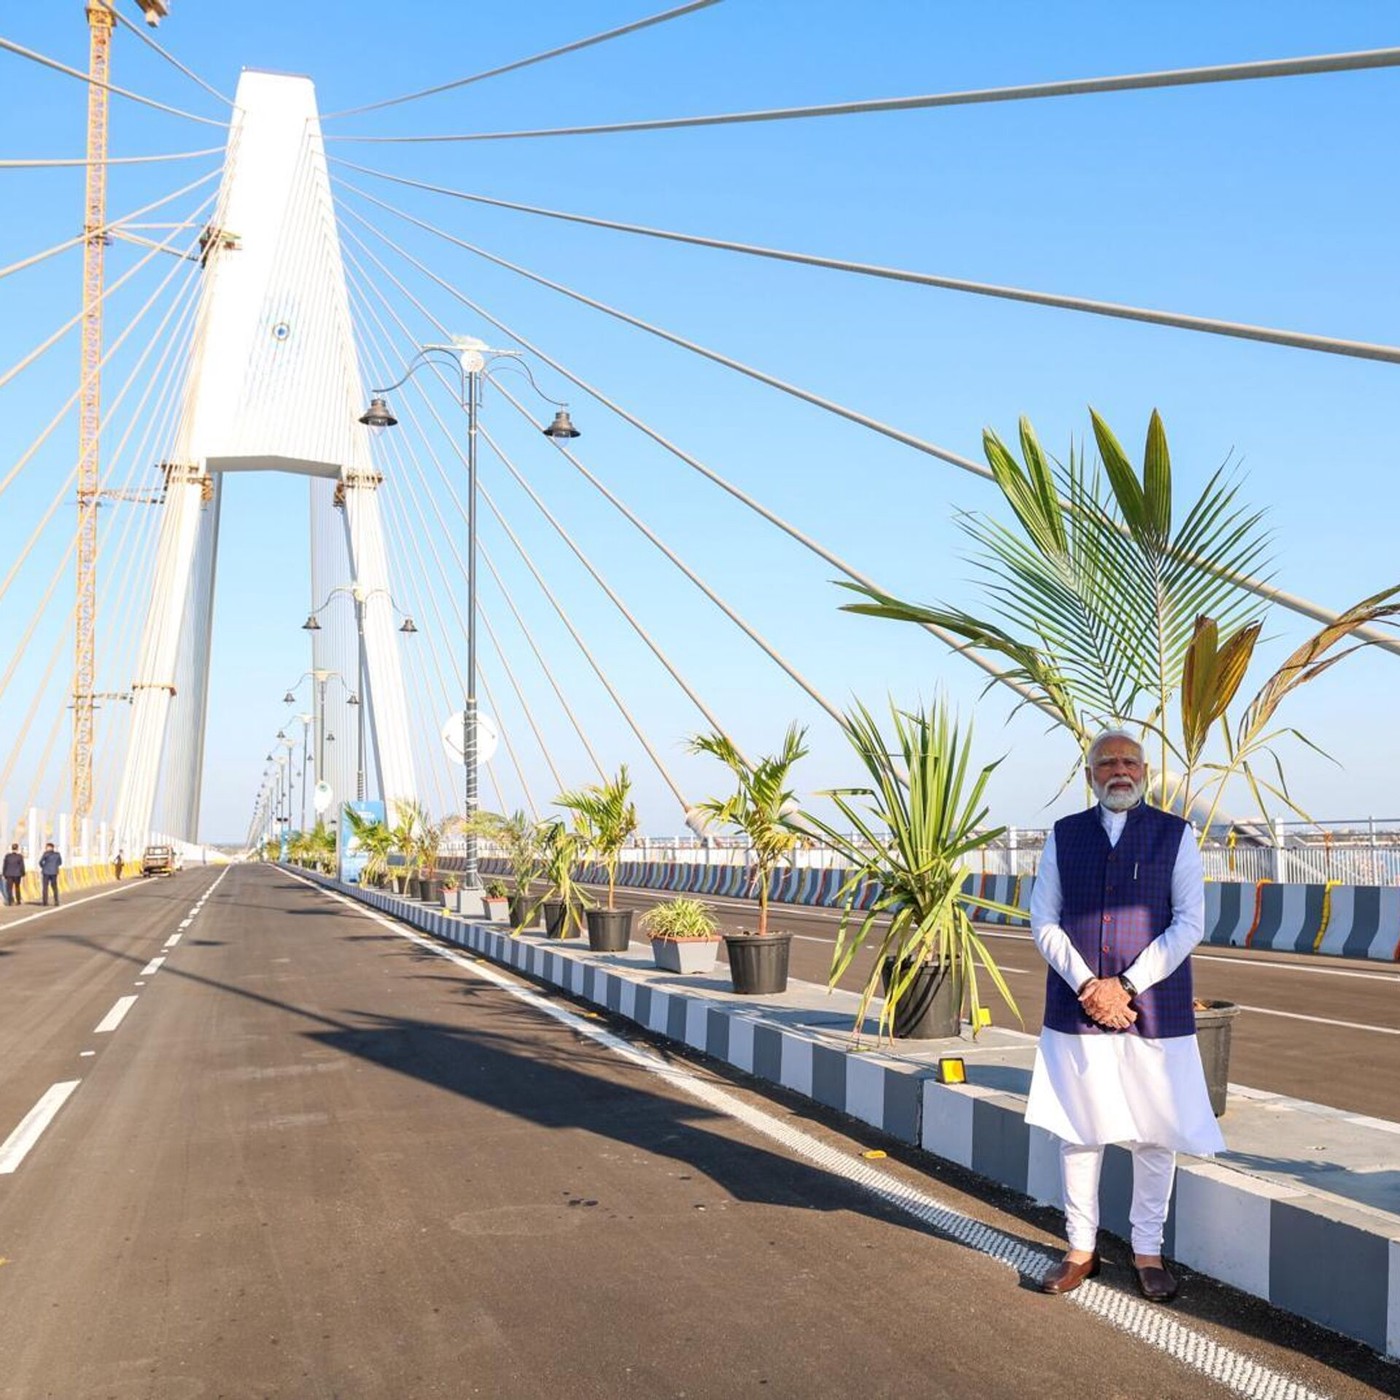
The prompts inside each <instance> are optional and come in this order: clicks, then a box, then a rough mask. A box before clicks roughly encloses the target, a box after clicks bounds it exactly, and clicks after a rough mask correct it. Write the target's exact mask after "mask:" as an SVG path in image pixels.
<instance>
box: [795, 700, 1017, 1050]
mask: <svg viewBox="0 0 1400 1400" xmlns="http://www.w3.org/2000/svg"><path fill="white" fill-rule="evenodd" d="M890 712H891V716H892V719H893V729H894V738H893V743H890V742H889V741H887V739H886V736H885V735H884V734H883V733H882V732H881V730H880V726H879V724H878V723H877V722H876V721H875V719H874V717H873V716H872V715H871V714H870V712H869V711H868V710H867V709H866V708H865V707H864V706H863V705H857V707H856V708H855V710H853V711H852V712H851V713H850V714H848V715H847V716H846V721H845V729H846V736H847V738H848V739H849V740H850V744H851V747H852V748H853V749H854V750H855V753H856V756H857V757H858V758H859V759H860V761H861V764H862V765H863V766H864V768H865V770H866V773H867V774H868V775H869V780H868V782H867V783H866V784H865V785H863V786H860V787H850V788H837V789H833V790H831V791H828V792H825V793H823V794H822V796H824V797H828V798H830V800H831V802H832V804H833V805H834V806H835V808H836V809H837V811H838V812H840V814H841V827H840V829H838V827H837V826H836V825H834V824H832V823H829V822H826V821H823V820H822V819H820V818H819V817H815V816H810V815H809V816H807V818H806V821H807V823H808V824H809V825H810V826H811V827H812V828H814V829H815V830H817V831H818V832H820V833H821V835H822V837H823V839H824V840H825V841H826V842H827V843H828V844H829V845H830V846H831V847H832V848H833V849H834V850H836V851H837V852H838V853H839V854H840V855H841V857H842V858H843V860H844V861H845V863H846V867H847V869H848V871H849V872H850V874H849V877H848V879H847V880H846V883H845V885H844V886H843V887H842V891H841V894H842V898H843V901H844V906H845V907H844V910H843V913H842V916H841V924H840V927H839V929H838V930H837V935H836V947H835V950H834V952H833V954H832V962H831V977H830V984H831V985H832V986H835V985H836V983H837V982H838V981H839V980H840V979H841V977H842V976H843V975H844V974H845V973H846V971H847V969H848V968H849V967H850V966H851V963H852V961H853V960H854V959H855V956H856V954H857V953H858V952H859V951H860V950H861V949H862V948H863V947H865V946H866V945H867V944H870V945H873V946H874V949H875V954H876V956H875V961H874V963H873V965H872V967H871V969H870V973H869V975H868V977H867V978H866V981H865V985H864V987H863V989H862V992H861V999H860V1006H859V1008H858V1010H857V1013H856V1030H857V1032H859V1030H860V1028H861V1027H862V1026H863V1025H864V1024H865V1017H866V1014H867V1012H868V1011H869V1008H870V1003H871V1001H872V1000H873V998H874V995H875V991H876V989H877V987H880V986H881V985H882V984H883V987H884V1003H883V1005H882V1007H881V1011H880V1017H879V1023H878V1024H879V1031H880V1034H881V1035H892V1036H897V1037H910V1038H930V1037H939V1036H955V1035H957V1034H958V1029H959V1026H960V1024H961V1022H962V1019H963V1011H964V1009H966V1010H967V1012H968V1016H967V1019H968V1020H970V1021H971V1023H972V1027H973V1033H974V1034H976V1032H977V1030H978V1029H979V1028H980V1025H981V1021H982V1017H981V1016H980V1015H979V1014H978V1013H979V1012H980V1011H981V1007H982V1001H981V997H980V994H979V989H978V980H977V979H978V968H979V967H980V968H981V969H982V970H983V971H984V972H985V973H986V974H987V976H988V978H989V979H990V980H991V982H992V985H993V986H994V987H995V988H996V989H997V991H998V992H999V993H1000V994H1001V996H1002V998H1003V1000H1004V1001H1005V1002H1006V1004H1007V1006H1009V1007H1010V1008H1011V1011H1012V1012H1013V1013H1014V1014H1015V1016H1016V1018H1017V1020H1019V1019H1020V1016H1021V1013H1020V1011H1019V1009H1018V1008H1017V1006H1016V1001H1015V998H1014V997H1013V996H1012V995H1011V989H1010V988H1009V987H1008V986H1007V984H1006V979H1005V978H1004V977H1003V976H1002V973H1001V970H1000V969H999V968H998V967H997V965H996V962H995V961H994V960H993V958H992V956H991V954H990V952H989V951H988V950H987V946H986V944H985V943H984V942H983V941H982V939H981V937H980V936H979V935H978V933H977V930H976V929H975V928H974V927H973V924H972V919H971V917H970V914H969V907H970V906H971V907H979V908H983V909H986V910H991V911H999V912H1002V913H1007V914H1015V913H1017V912H1018V911H1016V910H1014V909H1011V908H1010V907H1009V906H1007V905H1003V904H998V903H996V902H995V901H992V900H984V899H981V898H978V897H974V896H971V895H965V894H963V893H962V887H963V883H964V880H965V879H966V877H967V875H968V874H969V873H970V872H969V869H968V866H967V857H968V856H969V855H971V854H972V853H973V852H974V851H977V850H980V849H982V848H983V847H984V846H987V845H990V844H991V843H992V842H993V841H995V840H996V839H997V838H998V837H999V836H1001V834H1002V832H1003V831H1004V829H1005V828H1003V827H988V826H985V825H984V824H983V823H984V821H985V818H986V815H987V809H986V807H985V806H983V805H982V794H983V791H984V789H985V788H986V785H987V780H988V778H989V777H990V776H991V774H992V772H993V770H994V769H995V768H996V766H997V764H996V763H989V764H987V765H986V766H985V767H983V768H981V769H978V770H974V769H973V768H972V754H971V751H972V731H971V729H970V728H969V729H967V730H962V729H959V727H958V724H957V721H956V719H955V718H954V717H953V716H952V715H951V713H950V711H949V709H948V707H947V705H946V703H945V702H943V701H942V700H935V701H934V703H933V705H932V706H931V707H930V708H929V709H928V710H927V711H925V710H922V709H920V710H915V711H913V712H911V713H904V712H901V711H900V710H898V709H897V708H895V707H894V706H893V705H891V707H890ZM872 884H873V885H875V886H876V887H877V888H878V894H877V895H876V897H875V899H874V901H873V902H872V903H871V905H870V907H869V908H868V909H864V910H857V908H856V902H857V898H858V896H859V894H860V893H861V891H862V890H864V889H865V888H867V887H868V886H870V885H872Z"/></svg>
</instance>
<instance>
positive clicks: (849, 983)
mask: <svg viewBox="0 0 1400 1400" xmlns="http://www.w3.org/2000/svg"><path fill="white" fill-rule="evenodd" d="M594 893H596V894H600V895H601V894H603V893H604V892H603V891H602V890H596V889H595V890H594ZM667 897H668V896H667V895H665V894H663V893H659V892H658V893H655V894H653V893H648V892H643V891H639V890H619V891H618V896H617V902H618V905H619V907H622V908H632V909H645V908H647V907H649V906H650V905H652V904H655V903H656V902H658V901H659V900H661V899H664V898H667ZM705 902H706V903H707V904H709V905H710V907H711V908H712V909H713V910H714V912H715V914H716V916H717V918H718V919H719V921H720V925H721V927H722V928H724V929H726V930H728V931H733V930H735V929H738V928H739V927H741V926H742V927H745V928H752V927H753V926H754V923H755V905H754V903H753V901H752V900H735V899H712V898H707V899H706V900H705ZM769 908H770V914H769V927H770V928H772V929H775V930H776V929H784V930H786V931H788V932H790V933H792V934H793V935H794V938H793V945H792V954H791V971H792V975H793V976H794V977H799V978H801V979H803V980H804V981H808V982H816V983H818V984H825V982H826V980H827V976H828V973H829V971H830V968H831V954H832V949H833V946H834V943H835V938H836V930H837V926H838V924H839V922H840V913H839V911H836V910H825V909H809V908H801V907H798V906H794V905H770V906H769ZM982 932H983V934H984V936H985V937H986V940H987V946H988V948H989V949H990V951H991V953H992V956H993V957H994V958H995V959H996V961H997V964H998V965H999V966H1000V967H1001V969H1002V971H1003V972H1004V973H1005V974H1006V979H1007V982H1008V984H1009V985H1010V987H1011V991H1012V994H1013V995H1014V997H1015V998H1016V1002H1017V1006H1018V1007H1019V1009H1020V1012H1021V1016H1022V1017H1023V1021H1022V1022H1018V1021H1017V1020H1016V1017H1015V1016H1014V1015H1012V1013H1011V1012H1010V1010H1009V1009H1008V1008H1007V1007H1006V1005H1005V1004H1004V1003H1003V1002H1002V1001H1001V1000H1000V998H999V997H998V995H997V992H996V990H995V988H994V987H992V986H991V985H990V983H989V982H987V981H985V980H984V981H983V983H982V990H981V996H982V1000H983V1002H984V1004H986V1005H989V1006H990V1007H991V1011H992V1019H993V1021H994V1022H995V1023H996V1024H997V1025H1000V1026H1009V1027H1010V1028H1012V1029H1016V1030H1019V1029H1022V1028H1024V1029H1025V1030H1026V1031H1028V1032H1032V1033H1038V1032H1039V1030H1040V1018H1041V1016H1042V1014H1043V1012H1044V1009H1045V964H1044V963H1043V962H1042V961H1041V959H1040V955H1039V954H1038V953H1037V952H1036V950H1035V946H1034V944H1032V942H1031V940H1030V935H1029V934H1027V933H1023V932H1019V931H1016V930H1011V929H990V928H987V929H983V930H982ZM640 937H641V935H640V934H639V933H634V934H633V939H634V941H635V940H637V939H639V938H640ZM720 956H721V958H723V953H722V952H721V954H720ZM872 964H873V958H871V957H861V958H859V959H858V960H857V962H856V963H855V964H854V965H853V967H852V968H851V970H850V972H848V974H847V975H846V977H845V979H844V980H843V981H842V983H841V985H842V986H844V987H856V986H858V985H859V984H860V983H861V982H862V981H863V980H864V978H865V976H866V975H867V973H868V971H869V969H870V968H871V966H872ZM1193 972H1194V977H1195V987H1196V995H1197V996H1200V997H1206V998H1211V999H1215V998H1219V999H1221V1000H1225V1001H1232V1002H1235V1003H1236V1004H1237V1005H1239V1006H1240V1007H1241V1008H1242V1010H1241V1011H1240V1014H1239V1016H1238V1017H1236V1019H1235V1022H1234V1026H1233V1032H1232V1042H1231V1057H1230V1078H1231V1080H1232V1081H1233V1082H1234V1083H1237V1084H1247V1085H1249V1086H1250V1087H1251V1088H1255V1089H1268V1090H1271V1091H1273V1092H1275V1093H1280V1094H1288V1095H1290V1096H1292V1097H1294V1098H1300V1099H1306V1100H1308V1101H1309V1102H1311V1103H1322V1104H1329V1105H1331V1106H1332V1107H1335V1108H1345V1109H1349V1110H1351V1111H1353V1112H1356V1113H1363V1114H1368V1115H1370V1116H1372V1117H1376V1118H1384V1119H1387V1120H1390V1121H1396V1120H1400V1087H1397V1086H1400V966H1396V965H1394V964H1386V963H1378V962H1367V961H1363V960H1361V959H1357V958H1333V957H1320V956H1315V955H1309V954H1305V953H1265V952H1255V951H1253V950H1252V949H1247V948H1202V949H1200V950H1199V951H1197V952H1196V953H1195V955H1194V957H1193Z"/></svg>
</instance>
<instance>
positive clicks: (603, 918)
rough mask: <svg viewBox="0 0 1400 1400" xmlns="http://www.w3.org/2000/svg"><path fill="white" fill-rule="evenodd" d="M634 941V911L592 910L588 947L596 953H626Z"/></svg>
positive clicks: (590, 913) (589, 917) (589, 914)
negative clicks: (628, 946)
mask: <svg viewBox="0 0 1400 1400" xmlns="http://www.w3.org/2000/svg"><path fill="white" fill-rule="evenodd" d="M631 941H632V910H630V909H590V910H589V911H588V946H589V948H590V949H592V951H593V952H595V953H625V952H626V951H627V945H628V944H629V943H630V942H631Z"/></svg>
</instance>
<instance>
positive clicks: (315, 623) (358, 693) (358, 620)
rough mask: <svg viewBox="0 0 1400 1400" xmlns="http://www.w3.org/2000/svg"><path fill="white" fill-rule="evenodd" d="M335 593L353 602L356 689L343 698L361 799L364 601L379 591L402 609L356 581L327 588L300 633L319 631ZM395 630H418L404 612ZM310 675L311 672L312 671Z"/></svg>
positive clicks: (409, 632)
mask: <svg viewBox="0 0 1400 1400" xmlns="http://www.w3.org/2000/svg"><path fill="white" fill-rule="evenodd" d="M337 593H348V594H349V595H350V596H351V598H353V599H354V601H355V641H356V648H357V654H356V659H355V668H356V673H357V678H356V681H355V685H356V687H357V688H356V689H355V690H352V691H351V692H350V697H349V699H348V700H346V702H345V703H346V704H347V705H349V706H351V707H352V708H353V709H354V711H355V720H356V723H355V728H356V757H355V798H356V800H357V801H360V802H363V801H364V800H365V704H364V698H365V696H366V694H367V693H368V687H367V686H366V684H365V682H366V677H367V669H366V665H365V604H366V603H367V602H368V601H369V600H370V599H371V598H373V597H374V596H375V595H376V594H380V593H382V594H383V595H384V596H385V597H386V598H388V600H389V606H390V607H392V608H393V609H394V611H395V612H403V610H402V609H401V608H400V607H399V605H398V604H397V603H396V602H394V597H393V594H391V593H390V592H389V590H388V589H387V588H368V589H366V588H361V587H360V585H359V584H358V583H353V584H350V585H349V586H345V585H341V586H339V587H336V588H332V589H331V591H330V592H329V593H327V594H326V600H325V602H323V603H322V604H321V606H320V607H319V608H313V609H312V610H311V611H310V613H308V614H307V618H306V621H305V622H303V623H302V624H301V627H302V631H303V632H319V631H320V630H321V623H320V621H319V618H318V614H320V613H322V612H324V611H325V610H326V609H327V608H328V607H330V605H331V599H332V598H334V597H335V596H336V594H337ZM399 631H400V632H403V633H404V634H405V635H407V636H412V635H413V634H414V633H416V632H417V631H418V629H417V627H415V626H414V625H413V618H412V617H411V616H410V615H409V614H408V613H403V622H402V623H401V624H400V626H399ZM311 674H315V673H314V672H313V673H311ZM328 674H330V675H340V673H339V672H338V671H334V672H330V673H328ZM344 679H345V678H344V677H343V676H341V682H342V684H343V683H344ZM288 695H289V699H290V692H288ZM322 757H324V754H322Z"/></svg>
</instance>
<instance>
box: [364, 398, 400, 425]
mask: <svg viewBox="0 0 1400 1400" xmlns="http://www.w3.org/2000/svg"><path fill="white" fill-rule="evenodd" d="M398 421H399V420H398V419H397V418H395V417H394V415H393V414H392V413H390V412H389V404H388V402H387V401H386V400H385V399H382V398H380V397H378V395H376V396H375V397H374V398H372V399H370V401H369V407H368V408H367V409H365V411H364V412H363V413H362V414H360V422H361V423H363V424H364V425H365V427H367V428H392V427H393V426H394V425H395V424H396V423H397V422H398Z"/></svg>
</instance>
